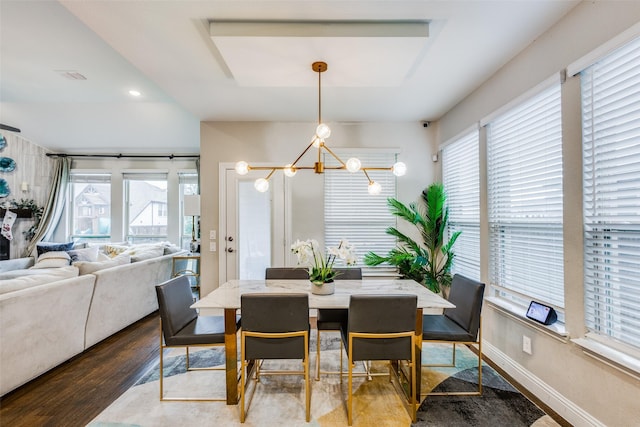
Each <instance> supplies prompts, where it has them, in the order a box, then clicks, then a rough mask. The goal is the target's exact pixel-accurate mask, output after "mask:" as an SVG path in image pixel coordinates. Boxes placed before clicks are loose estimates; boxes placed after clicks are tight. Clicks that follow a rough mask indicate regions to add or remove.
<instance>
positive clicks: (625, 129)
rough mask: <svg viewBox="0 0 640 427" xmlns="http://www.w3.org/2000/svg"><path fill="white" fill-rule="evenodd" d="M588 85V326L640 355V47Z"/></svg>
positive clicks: (603, 64) (597, 70)
mask: <svg viewBox="0 0 640 427" xmlns="http://www.w3.org/2000/svg"><path fill="white" fill-rule="evenodd" d="M581 82H582V122H583V173H584V186H583V188H584V198H583V200H584V228H585V236H584V245H585V249H584V286H585V317H586V319H585V321H586V325H587V328H588V329H589V330H590V331H591V332H594V333H596V334H598V335H601V336H604V337H609V338H612V339H613V340H615V341H618V342H622V343H624V344H628V345H631V346H634V347H636V348H640V39H636V40H634V41H632V42H631V43H629V44H627V45H625V46H623V47H622V48H620V49H618V50H616V51H614V52H613V53H611V54H610V55H608V56H606V57H604V58H603V59H602V60H601V61H599V62H597V63H595V64H594V65H592V66H590V67H589V68H587V69H585V70H584V71H583V72H582V73H581Z"/></svg>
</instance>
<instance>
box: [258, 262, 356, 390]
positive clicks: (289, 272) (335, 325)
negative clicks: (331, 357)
mask: <svg viewBox="0 0 640 427" xmlns="http://www.w3.org/2000/svg"><path fill="white" fill-rule="evenodd" d="M335 270H336V272H337V273H338V274H337V275H336V279H337V280H361V279H362V269H361V268H336V269H335ZM265 278H266V279H308V278H309V272H308V271H307V270H306V269H302V268H291V267H269V268H267V269H266V271H265ZM347 314H348V310H347V309H344V308H319V309H318V315H317V318H316V325H317V326H316V328H317V335H316V381H319V380H320V374H321V373H322V374H340V372H339V371H320V347H321V346H320V331H325V332H329V331H335V332H339V331H340V325H341V324H343V323H346V321H347ZM340 358H342V347H340ZM363 363H364V365H365V371H366V372H367V374H369V369H368V368H369V366H368V364H367V362H363Z"/></svg>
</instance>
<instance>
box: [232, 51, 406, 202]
mask: <svg viewBox="0 0 640 427" xmlns="http://www.w3.org/2000/svg"><path fill="white" fill-rule="evenodd" d="M311 69H312V70H313V71H315V72H316V73H318V126H317V127H316V133H315V135H313V138H311V142H310V143H309V145H307V148H305V149H304V151H302V153H300V155H299V156H298V157H297V158H296V159H295V160H294V161H293V162H292V163H288V164H286V165H284V166H251V165H249V164H248V163H247V162H245V161H239V162H238V163H236V166H235V170H236V172H237V173H238V174H239V175H246V174H247V173H249V171H250V170H268V171H270V172H269V174H268V175H267V176H266V177H265V178H258V179H257V180H256V181H255V183H254V187H255V188H256V190H258V191H260V192H263V193H264V192H265V191H267V190H269V179H270V178H271V177H272V176H273V174H274V173H275V172H276V171H277V170H282V171H283V173H284V174H285V175H286V176H288V177H292V176H294V175H295V174H296V173H297V172H298V171H299V170H313V171H314V172H315V173H324V171H325V170H346V171H348V172H350V173H356V172H359V171H362V172H363V173H364V175H365V177H366V178H367V181H368V182H369V186H368V192H369V194H371V195H377V194H380V192H381V191H382V187H381V185H380V183H378V182H375V181H374V180H372V179H371V177H370V176H369V173H368V171H391V172H392V173H393V174H394V175H396V176H402V175H404V174H405V173H406V171H407V166H406V165H405V164H404V163H402V162H397V163H395V164H394V165H393V166H390V167H363V166H362V163H361V162H360V160H359V159H357V158H355V157H352V158H350V159H348V160H347V161H346V162H344V161H343V160H342V159H341V158H340V157H338V156H337V155H336V154H335V153H334V152H333V151H331V149H330V148H329V147H327V145H326V143H325V140H326V139H327V138H329V136H331V128H329V126H327V125H326V124H325V123H322V91H321V88H322V77H321V76H322V73H324V72H325V71H327V64H326V63H325V62H314V63H313V64H311ZM312 147H313V148H317V151H318V157H317V161H316V162H315V163H314V165H313V166H301V165H299V164H298V162H299V161H300V160H301V159H302V157H303V156H304V155H305V154H307V152H308V151H309V150H311V148H312ZM323 150H324V151H326V152H327V153H329V155H331V156H332V157H333V158H334V159H335V160H337V162H338V163H339V166H326V165H325V164H324V162H323V161H322V151H323Z"/></svg>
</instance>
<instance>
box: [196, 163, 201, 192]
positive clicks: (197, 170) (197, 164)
mask: <svg viewBox="0 0 640 427" xmlns="http://www.w3.org/2000/svg"><path fill="white" fill-rule="evenodd" d="M196 173H197V174H198V194H200V158H197V159H196Z"/></svg>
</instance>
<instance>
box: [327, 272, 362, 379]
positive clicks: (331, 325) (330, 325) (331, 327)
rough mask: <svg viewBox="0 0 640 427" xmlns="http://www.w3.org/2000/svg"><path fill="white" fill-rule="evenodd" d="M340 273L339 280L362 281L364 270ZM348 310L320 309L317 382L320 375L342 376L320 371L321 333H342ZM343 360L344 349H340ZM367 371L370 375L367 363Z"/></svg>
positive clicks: (337, 277)
mask: <svg viewBox="0 0 640 427" xmlns="http://www.w3.org/2000/svg"><path fill="white" fill-rule="evenodd" d="M335 270H336V271H337V272H338V275H337V276H336V279H337V280H361V279H362V269H360V268H336V269H335ZM347 316H348V310H346V309H343V308H319V309H318V317H317V322H316V323H317V326H316V327H317V328H318V333H317V345H316V352H317V354H316V381H318V380H320V374H321V373H323V374H340V372H333V371H323V372H321V371H320V331H340V325H342V324H345V323H346V322H347ZM340 357H341V358H342V348H340ZM364 364H365V369H366V370H367V373H368V365H367V363H366V362H364Z"/></svg>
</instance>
